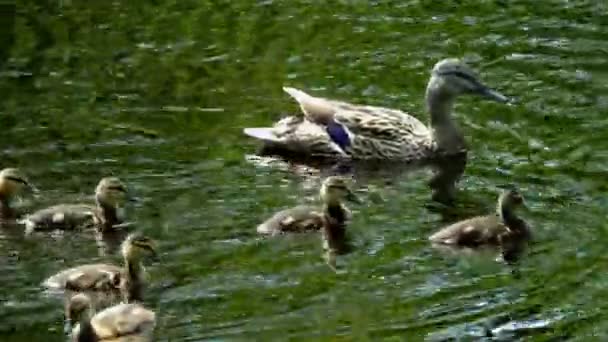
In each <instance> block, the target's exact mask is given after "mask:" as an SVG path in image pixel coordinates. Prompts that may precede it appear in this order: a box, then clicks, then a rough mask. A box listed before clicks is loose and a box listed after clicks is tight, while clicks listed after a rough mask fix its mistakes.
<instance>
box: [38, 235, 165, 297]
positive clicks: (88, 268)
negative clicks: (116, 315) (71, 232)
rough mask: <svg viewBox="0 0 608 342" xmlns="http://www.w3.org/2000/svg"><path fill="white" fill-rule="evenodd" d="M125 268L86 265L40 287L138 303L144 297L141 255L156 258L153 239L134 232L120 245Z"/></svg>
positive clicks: (66, 272)
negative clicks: (108, 295) (97, 293)
mask: <svg viewBox="0 0 608 342" xmlns="http://www.w3.org/2000/svg"><path fill="white" fill-rule="evenodd" d="M121 252H122V256H123V258H124V267H119V266H116V265H109V264H88V265H81V266H76V267H73V268H69V269H67V270H64V271H61V272H59V273H57V274H55V275H53V276H51V277H49V278H48V279H46V280H45V281H44V282H43V283H42V284H43V286H45V287H47V288H51V289H65V290H69V291H77V292H81V291H94V292H105V293H108V294H115V293H116V292H118V293H119V294H120V295H121V297H122V298H123V300H124V301H126V302H132V301H141V300H142V297H143V290H144V282H145V270H144V267H143V265H142V262H141V260H142V259H143V257H144V256H147V255H148V256H152V257H156V248H155V243H154V241H153V240H152V239H150V238H148V237H145V236H143V235H140V234H138V233H134V234H131V235H129V236H128V237H127V238H126V239H125V241H124V242H123V243H122V248H121Z"/></svg>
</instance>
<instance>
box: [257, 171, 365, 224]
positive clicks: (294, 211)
mask: <svg viewBox="0 0 608 342" xmlns="http://www.w3.org/2000/svg"><path fill="white" fill-rule="evenodd" d="M340 184H342V185H344V186H345V183H344V180H343V179H342V178H340V177H328V178H327V179H326V180H325V181H324V182H323V184H322V185H321V191H320V198H321V201H322V202H323V207H319V206H314V205H298V206H296V207H293V208H289V209H285V210H281V211H279V212H278V213H276V214H274V215H273V216H272V217H271V218H269V219H268V220H266V221H265V222H263V223H262V224H260V225H259V226H258V227H257V232H258V233H260V234H269V235H277V234H281V233H290V232H298V233H300V232H308V231H318V230H320V229H321V227H323V224H324V216H325V215H324V211H326V210H329V209H327V208H329V207H331V208H332V209H331V210H332V214H333V215H335V218H334V219H332V222H344V221H347V220H348V219H349V218H350V211H349V210H348V208H346V206H344V205H343V204H342V203H341V201H338V202H335V201H336V200H338V199H341V198H337V197H338V196H336V195H334V194H335V193H336V191H335V187H338V186H339V185H340ZM346 189H347V190H348V188H346ZM345 196H346V198H347V199H349V200H352V201H357V199H356V196H355V195H354V194H353V193H352V192H350V190H348V192H347V193H346V195H345ZM324 208H325V209H324Z"/></svg>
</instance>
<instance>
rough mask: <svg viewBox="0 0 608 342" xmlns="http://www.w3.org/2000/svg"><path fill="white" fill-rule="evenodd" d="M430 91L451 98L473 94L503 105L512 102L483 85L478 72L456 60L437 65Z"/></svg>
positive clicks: (430, 83)
mask: <svg viewBox="0 0 608 342" xmlns="http://www.w3.org/2000/svg"><path fill="white" fill-rule="evenodd" d="M429 91H435V92H439V93H442V94H445V95H447V96H451V97H454V96H458V95H463V94H472V95H478V96H481V97H484V98H487V99H490V100H493V101H497V102H502V103H507V102H509V101H510V100H509V98H508V97H506V96H504V95H502V94H501V93H499V92H497V91H496V90H493V89H491V88H489V87H488V86H486V85H485V84H483V83H482V82H481V81H480V80H479V77H478V75H477V73H476V72H474V71H473V70H472V69H471V68H470V67H469V66H468V65H467V64H466V63H464V62H463V61H461V60H459V59H456V58H448V59H444V60H441V61H439V62H437V64H435V66H434V67H433V70H432V71H431V80H430V82H429V85H428V88H427V92H429Z"/></svg>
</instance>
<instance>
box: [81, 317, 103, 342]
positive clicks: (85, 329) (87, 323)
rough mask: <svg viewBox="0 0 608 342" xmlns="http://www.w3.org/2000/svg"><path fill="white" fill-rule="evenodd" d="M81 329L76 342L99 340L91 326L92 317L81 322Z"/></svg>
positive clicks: (95, 341)
mask: <svg viewBox="0 0 608 342" xmlns="http://www.w3.org/2000/svg"><path fill="white" fill-rule="evenodd" d="M79 325H80V328H79V330H78V336H77V337H76V341H78V342H97V341H99V338H97V334H95V329H93V325H92V324H91V317H86V318H85V319H82V320H80V323H79Z"/></svg>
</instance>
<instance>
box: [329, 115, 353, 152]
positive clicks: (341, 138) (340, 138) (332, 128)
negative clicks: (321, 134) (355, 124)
mask: <svg viewBox="0 0 608 342" xmlns="http://www.w3.org/2000/svg"><path fill="white" fill-rule="evenodd" d="M325 130H326V131H327V134H329V137H330V138H331V140H332V141H333V142H335V143H336V145H338V146H340V148H341V149H343V150H346V148H347V147H349V146H350V138H349V136H348V133H346V128H344V126H343V125H342V124H340V123H338V122H336V121H334V120H332V121H330V122H329V123H328V124H327V125H326V126H325Z"/></svg>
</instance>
